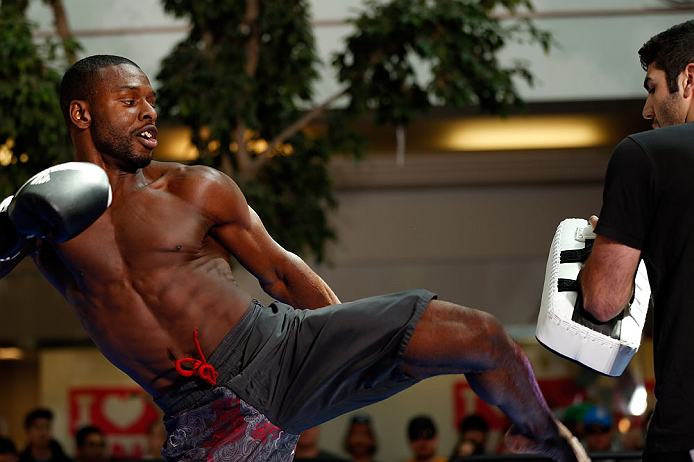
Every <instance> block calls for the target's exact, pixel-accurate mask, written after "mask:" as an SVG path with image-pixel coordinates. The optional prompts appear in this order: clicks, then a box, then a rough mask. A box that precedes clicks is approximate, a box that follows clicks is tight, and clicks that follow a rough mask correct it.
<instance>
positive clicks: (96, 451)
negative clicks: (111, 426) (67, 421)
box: [75, 425, 107, 462]
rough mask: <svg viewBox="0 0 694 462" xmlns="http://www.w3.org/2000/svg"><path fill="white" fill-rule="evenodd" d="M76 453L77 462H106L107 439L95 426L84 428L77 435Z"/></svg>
mask: <svg viewBox="0 0 694 462" xmlns="http://www.w3.org/2000/svg"><path fill="white" fill-rule="evenodd" d="M75 451H76V452H75V460H76V461H77V462H105V461H106V460H107V457H106V437H104V434H103V432H102V431H101V430H99V428H97V427H95V426H93V425H87V426H85V427H82V428H80V429H79V430H78V431H77V434H76V435H75Z"/></svg>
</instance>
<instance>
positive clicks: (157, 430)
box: [147, 420, 166, 459]
mask: <svg viewBox="0 0 694 462" xmlns="http://www.w3.org/2000/svg"><path fill="white" fill-rule="evenodd" d="M165 442H166V428H165V427H164V424H163V423H162V421H161V420H155V421H154V422H152V423H151V424H150V425H149V427H148V428H147V454H148V456H149V457H151V458H153V459H161V458H162V457H163V456H162V455H161V449H162V447H163V446H164V443H165Z"/></svg>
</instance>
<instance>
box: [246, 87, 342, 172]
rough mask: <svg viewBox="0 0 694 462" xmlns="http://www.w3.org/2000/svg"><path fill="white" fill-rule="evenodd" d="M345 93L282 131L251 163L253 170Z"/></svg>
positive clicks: (331, 99)
mask: <svg viewBox="0 0 694 462" xmlns="http://www.w3.org/2000/svg"><path fill="white" fill-rule="evenodd" d="M346 92H347V89H346V88H345V89H344V90H341V91H339V92H337V93H336V94H334V95H333V96H331V97H330V98H328V99H327V100H326V101H325V102H323V104H321V105H320V106H317V107H315V108H313V109H312V110H310V111H309V112H307V113H306V114H304V115H303V116H302V117H301V118H299V120H297V121H296V122H294V123H293V124H291V125H290V126H289V127H287V128H285V129H284V130H282V132H281V133H280V134H279V135H277V136H276V137H275V138H274V139H273V140H272V141H271V142H270V143H269V144H268V147H267V149H266V150H265V151H263V153H262V154H260V155H259V156H258V157H257V158H256V160H255V161H254V162H253V169H254V170H257V169H258V168H260V166H261V165H262V164H263V163H265V162H266V161H267V160H268V159H269V158H270V155H271V154H272V151H274V150H275V148H276V147H277V146H278V145H279V144H280V143H283V142H284V141H285V140H286V139H287V138H289V137H291V136H293V135H294V134H295V133H296V132H298V131H299V130H301V129H302V128H304V127H305V126H306V125H308V124H309V123H311V122H312V121H313V120H314V119H315V118H316V117H318V116H319V115H321V114H323V113H324V112H325V111H326V110H327V109H328V107H330V105H331V104H332V103H333V102H335V100H337V99H338V98H339V97H340V96H342V95H344V94H345V93H346Z"/></svg>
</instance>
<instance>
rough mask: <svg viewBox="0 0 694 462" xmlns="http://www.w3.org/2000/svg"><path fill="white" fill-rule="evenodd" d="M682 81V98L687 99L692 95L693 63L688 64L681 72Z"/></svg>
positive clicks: (693, 82)
mask: <svg viewBox="0 0 694 462" xmlns="http://www.w3.org/2000/svg"><path fill="white" fill-rule="evenodd" d="M682 74H683V76H684V81H683V82H682V86H683V89H684V97H685V98H689V97H691V96H693V95H694V63H689V64H687V66H686V67H685V68H684V71H682Z"/></svg>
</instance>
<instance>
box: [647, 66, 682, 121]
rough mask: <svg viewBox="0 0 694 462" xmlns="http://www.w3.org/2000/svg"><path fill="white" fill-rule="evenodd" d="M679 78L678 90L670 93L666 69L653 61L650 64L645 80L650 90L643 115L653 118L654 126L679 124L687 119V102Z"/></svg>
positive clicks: (648, 90)
mask: <svg viewBox="0 0 694 462" xmlns="http://www.w3.org/2000/svg"><path fill="white" fill-rule="evenodd" d="M680 77H681V76H680ZM679 80H680V79H678V91H676V92H675V93H670V90H669V89H668V84H667V79H666V77H665V71H663V70H662V69H658V68H656V67H655V65H654V64H652V63H651V64H650V65H649V66H648V69H647V71H646V78H645V80H644V82H643V85H644V87H645V88H646V91H647V92H648V96H647V97H646V103H645V104H644V106H643V117H644V118H645V119H649V120H651V122H652V125H653V128H660V127H666V126H668V125H677V124H681V123H684V122H686V121H687V104H686V101H685V100H684V97H683V95H682V89H681V85H679Z"/></svg>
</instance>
